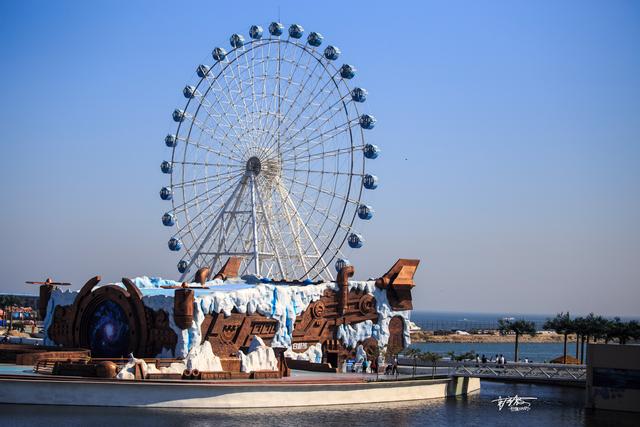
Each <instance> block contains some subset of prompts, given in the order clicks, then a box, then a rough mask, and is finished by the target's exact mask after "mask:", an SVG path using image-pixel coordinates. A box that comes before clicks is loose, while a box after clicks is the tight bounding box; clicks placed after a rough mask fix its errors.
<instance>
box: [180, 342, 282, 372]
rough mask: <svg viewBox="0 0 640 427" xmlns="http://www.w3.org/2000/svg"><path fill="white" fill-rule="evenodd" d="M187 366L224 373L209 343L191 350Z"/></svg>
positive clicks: (188, 367) (203, 370) (186, 362)
mask: <svg viewBox="0 0 640 427" xmlns="http://www.w3.org/2000/svg"><path fill="white" fill-rule="evenodd" d="M263 344H264V343H263ZM272 351H273V350H272ZM185 365H186V367H187V369H197V370H199V371H201V372H212V371H216V372H219V371H222V364H221V363H220V358H219V357H218V356H216V355H215V354H213V349H212V348H211V343H210V342H209V341H205V342H203V343H202V344H200V345H196V346H193V347H192V348H191V350H189V354H187V358H186V359H185Z"/></svg>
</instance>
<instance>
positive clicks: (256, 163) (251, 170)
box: [247, 156, 262, 175]
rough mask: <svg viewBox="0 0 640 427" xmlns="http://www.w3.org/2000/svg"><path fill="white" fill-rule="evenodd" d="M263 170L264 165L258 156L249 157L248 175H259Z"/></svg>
mask: <svg viewBox="0 0 640 427" xmlns="http://www.w3.org/2000/svg"><path fill="white" fill-rule="evenodd" d="M261 170H262V163H261V162H260V159H259V158H257V157H256V156H253V157H249V160H247V174H253V175H258V174H259V173H260V171H261Z"/></svg>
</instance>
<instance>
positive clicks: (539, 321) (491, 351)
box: [411, 311, 575, 362]
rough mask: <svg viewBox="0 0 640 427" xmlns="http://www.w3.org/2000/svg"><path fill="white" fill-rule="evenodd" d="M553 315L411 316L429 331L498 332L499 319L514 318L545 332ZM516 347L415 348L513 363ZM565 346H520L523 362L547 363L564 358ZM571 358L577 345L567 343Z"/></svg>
mask: <svg viewBox="0 0 640 427" xmlns="http://www.w3.org/2000/svg"><path fill="white" fill-rule="evenodd" d="M549 317H553V315H551V314H518V313H457V312H428V311H415V312H413V313H411V320H412V321H413V322H414V323H416V324H417V325H418V326H420V327H421V328H422V329H426V330H463V331H468V330H472V329H495V328H497V325H498V319H502V318H514V319H525V320H529V321H532V322H534V323H535V324H536V328H537V329H539V330H541V329H542V325H543V324H544V322H545V321H546V319H547V318H549ZM514 344H515V343H495V344H494V343H414V344H413V345H412V347H415V348H418V349H420V350H422V351H431V352H435V353H439V354H441V355H443V356H445V355H446V354H447V353H448V352H450V351H453V352H455V353H456V354H460V353H466V352H469V351H474V352H475V353H477V354H479V355H483V354H484V355H486V356H487V358H491V357H495V355H500V354H502V355H504V357H505V358H506V359H507V360H509V361H512V360H513V358H514V354H515V346H514ZM562 347H563V344H562V343H520V345H519V346H518V348H519V350H518V353H519V355H518V356H519V358H520V360H524V359H525V358H527V359H529V360H530V361H532V362H546V361H549V360H551V359H553V358H556V357H558V356H562ZM567 354H569V355H572V356H575V343H571V342H569V343H567Z"/></svg>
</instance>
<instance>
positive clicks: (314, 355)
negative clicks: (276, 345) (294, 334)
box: [284, 343, 322, 363]
mask: <svg viewBox="0 0 640 427" xmlns="http://www.w3.org/2000/svg"><path fill="white" fill-rule="evenodd" d="M284 357H288V358H289V359H293V360H308V361H309V362H311V363H322V344H321V343H317V344H315V345H312V346H310V347H309V348H307V350H306V351H305V352H304V353H296V352H295V351H293V350H292V349H291V348H288V349H287V351H285V352H284Z"/></svg>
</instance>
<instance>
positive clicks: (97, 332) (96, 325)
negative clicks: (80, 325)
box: [89, 300, 129, 357]
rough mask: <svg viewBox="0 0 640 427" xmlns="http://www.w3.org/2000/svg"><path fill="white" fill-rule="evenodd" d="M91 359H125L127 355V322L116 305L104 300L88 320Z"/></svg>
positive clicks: (124, 315) (122, 312)
mask: <svg viewBox="0 0 640 427" xmlns="http://www.w3.org/2000/svg"><path fill="white" fill-rule="evenodd" d="M89 344H90V347H91V356H92V357H126V356H127V355H128V353H129V322H128V321H127V316H126V314H125V312H124V310H123V309H122V307H120V305H118V304H117V303H115V302H113V301H111V300H106V301H104V302H103V303H101V304H100V305H98V307H96V309H95V310H94V312H93V313H92V314H91V317H90V318H89Z"/></svg>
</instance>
